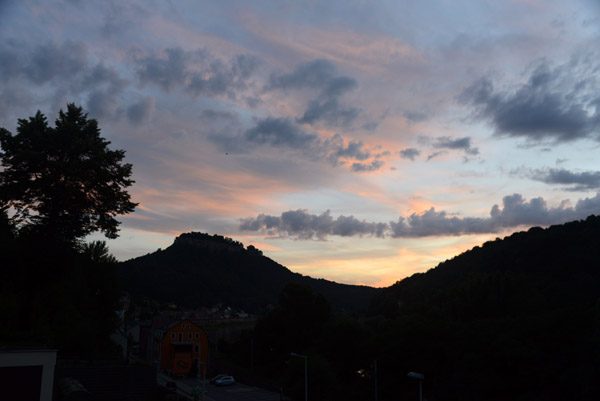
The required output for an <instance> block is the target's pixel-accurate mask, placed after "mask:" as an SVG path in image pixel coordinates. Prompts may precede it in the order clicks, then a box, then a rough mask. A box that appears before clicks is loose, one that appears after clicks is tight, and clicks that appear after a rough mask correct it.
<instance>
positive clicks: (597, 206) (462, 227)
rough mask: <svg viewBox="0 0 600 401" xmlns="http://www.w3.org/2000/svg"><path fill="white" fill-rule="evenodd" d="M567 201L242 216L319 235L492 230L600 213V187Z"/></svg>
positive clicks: (289, 233)
mask: <svg viewBox="0 0 600 401" xmlns="http://www.w3.org/2000/svg"><path fill="white" fill-rule="evenodd" d="M566 204H567V202H563V203H562V204H561V205H560V206H559V207H555V208H552V207H548V205H547V204H546V201H545V200H544V199H543V198H533V199H531V200H529V201H526V200H525V199H524V198H523V196H522V195H520V194H514V195H510V196H505V197H504V199H503V200H502V207H500V206H498V205H494V206H493V207H492V209H491V210H490V216H489V217H487V218H480V217H463V218H461V217H457V216H453V215H450V214H448V213H447V212H445V211H436V210H435V209H434V208H431V209H429V210H427V211H425V212H423V213H413V214H411V215H410V216H408V217H400V218H399V219H398V220H397V221H391V222H389V223H376V222H367V221H365V220H359V219H357V218H355V217H354V216H339V217H337V218H333V217H332V216H331V214H330V212H329V211H326V212H325V213H322V214H320V215H315V214H310V213H308V212H307V211H306V210H303V209H298V210H294V211H288V212H284V213H282V214H281V216H269V215H264V214H261V215H259V216H257V217H256V218H246V219H242V221H241V225H240V229H241V230H242V231H255V232H260V233H263V234H266V235H272V236H280V237H290V238H297V239H321V240H322V239H326V238H327V237H328V236H330V235H337V236H343V237H349V236H373V237H378V238H383V237H393V238H420V237H433V236H458V235H470V234H490V233H498V232H501V231H504V230H506V229H514V228H518V227H521V226H533V225H541V226H548V225H552V224H560V223H564V222H567V221H571V220H578V219H584V218H586V217H587V216H589V215H592V214H598V213H600V193H598V194H596V196H595V197H593V198H585V199H582V200H579V201H578V202H577V204H576V205H575V206H574V207H569V206H566Z"/></svg>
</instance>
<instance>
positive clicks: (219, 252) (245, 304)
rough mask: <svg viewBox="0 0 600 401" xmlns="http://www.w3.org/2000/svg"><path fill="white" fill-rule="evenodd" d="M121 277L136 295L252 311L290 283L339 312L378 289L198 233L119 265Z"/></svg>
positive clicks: (363, 302)
mask: <svg viewBox="0 0 600 401" xmlns="http://www.w3.org/2000/svg"><path fill="white" fill-rule="evenodd" d="M119 275H120V277H121V280H122V282H123V285H124V287H125V288H126V289H127V291H129V292H130V293H131V294H132V295H134V296H146V297H149V298H152V299H155V300H157V301H160V302H174V303H176V304H178V305H182V306H186V307H191V308H196V307H201V306H212V305H215V304H217V303H222V304H223V305H226V306H232V307H238V308H242V309H244V310H246V311H248V312H254V313H256V312H262V311H264V310H266V308H267V306H268V305H275V304H277V300H278V296H279V293H280V292H281V290H282V289H283V287H284V286H285V285H286V284H287V283H289V282H296V283H304V284H307V285H309V286H310V287H312V288H313V289H314V290H315V292H318V293H322V294H323V295H324V296H325V297H326V298H327V299H328V300H329V302H330V303H331V305H332V307H333V308H334V309H335V310H340V311H347V312H355V311H359V310H361V309H366V308H367V306H368V305H369V301H370V299H371V297H372V295H374V294H375V293H376V292H378V291H379V290H378V289H375V288H372V287H366V286H354V285H344V284H338V283H335V282H332V281H327V280H323V279H314V278H311V277H308V276H303V275H301V274H298V273H293V272H291V271H290V270H289V269H287V268H286V267H284V266H282V265H280V264H279V263H276V262H274V261H273V260H271V259H269V258H267V257H265V256H263V254H262V252H261V251H260V250H258V249H256V248H255V247H253V246H252V245H250V246H248V247H247V248H244V245H243V244H242V243H240V242H237V241H234V240H232V239H230V238H226V237H223V236H219V235H212V236H211V235H208V234H203V233H194V232H192V233H187V234H181V235H180V236H179V237H177V238H176V239H175V241H174V243H173V244H172V245H171V246H170V247H168V248H166V249H164V250H158V251H156V252H154V253H151V254H148V255H145V256H141V257H138V258H135V259H131V260H128V261H126V262H122V263H120V264H119Z"/></svg>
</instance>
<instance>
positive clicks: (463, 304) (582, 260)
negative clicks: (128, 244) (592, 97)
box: [370, 216, 600, 400]
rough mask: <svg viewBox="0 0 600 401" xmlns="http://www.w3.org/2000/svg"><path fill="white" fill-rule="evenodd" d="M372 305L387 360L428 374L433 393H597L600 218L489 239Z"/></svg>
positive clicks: (451, 396) (465, 396)
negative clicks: (377, 318) (378, 322)
mask: <svg viewBox="0 0 600 401" xmlns="http://www.w3.org/2000/svg"><path fill="white" fill-rule="evenodd" d="M370 311H371V314H372V316H379V319H383V320H382V321H381V323H380V324H379V325H378V328H379V329H378V330H379V336H380V337H379V338H380V340H379V342H378V347H379V348H378V349H379V353H381V354H384V355H386V356H385V357H383V358H382V360H381V364H382V365H384V364H387V365H393V364H395V366H397V369H398V372H394V373H396V374H399V373H400V372H402V371H407V370H410V369H412V370H416V371H419V372H422V373H424V374H425V377H426V378H428V379H426V383H429V386H430V387H429V390H428V392H429V394H430V396H431V398H432V399H433V398H435V399H447V400H459V399H460V400H470V399H479V400H481V399H486V400H509V399H512V400H517V399H522V400H525V399H529V400H531V399H536V400H551V399H581V400H584V399H585V400H592V399H600V384H598V380H597V378H598V375H599V374H600V368H599V366H600V217H595V216H590V217H588V218H587V219H586V220H585V221H576V222H571V223H567V224H563V225H557V226H552V227H549V228H547V229H541V228H532V229H530V230H529V231H527V232H520V233H516V234H513V235H511V236H509V237H506V238H504V239H502V240H500V239H497V240H495V241H490V242H487V243H485V244H483V246H481V247H475V248H473V249H472V250H470V251H467V252H465V253H463V254H461V255H459V256H456V257H455V258H453V259H451V260H448V261H446V262H444V263H441V264H439V265H438V266H437V267H436V268H435V269H431V270H429V271H428V272H427V273H422V274H416V275H413V276H411V277H409V278H407V279H405V280H402V281H401V282H398V283H396V284H395V285H393V286H391V287H388V288H386V289H385V290H383V291H382V292H381V293H380V294H378V295H377V296H376V297H375V298H374V301H373V303H372V304H371V308H370ZM383 322H388V323H386V324H383ZM390 322H394V323H390ZM399 360H400V361H401V362H400V363H399V362H398V361H399ZM418 369H420V370H418Z"/></svg>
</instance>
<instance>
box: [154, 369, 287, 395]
mask: <svg viewBox="0 0 600 401" xmlns="http://www.w3.org/2000/svg"><path fill="white" fill-rule="evenodd" d="M170 381H172V382H174V383H175V384H176V390H175V391H176V393H177V394H178V395H180V396H181V397H184V398H186V399H188V400H193V396H192V389H193V388H194V387H196V386H198V385H200V384H201V382H200V381H198V380H196V379H184V380H181V379H173V378H171V377H169V376H167V375H163V374H162V373H159V374H158V377H157V383H158V384H159V385H161V386H163V387H166V385H167V382H170ZM200 400H202V396H200ZM286 400H288V399H287V398H286ZM204 401H281V395H280V394H279V393H275V392H273V391H268V390H264V389H262V388H259V387H252V386H246V385H245V384H242V383H235V384H233V385H231V386H222V387H220V386H215V385H212V384H208V385H207V386H206V393H205V397H204Z"/></svg>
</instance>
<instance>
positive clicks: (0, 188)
mask: <svg viewBox="0 0 600 401" xmlns="http://www.w3.org/2000/svg"><path fill="white" fill-rule="evenodd" d="M109 144H110V142H109V141H107V140H105V139H104V138H102V137H101V136H100V129H99V128H98V123H97V121H96V120H94V119H88V118H87V114H86V113H84V112H83V110H82V108H81V107H77V106H75V105H74V104H69V105H68V106H67V111H66V112H64V111H63V110H60V112H59V116H58V119H57V120H56V123H55V127H50V126H49V125H48V121H47V119H46V117H45V116H44V115H43V114H42V113H41V112H39V111H38V112H37V113H36V115H35V116H33V117H30V118H29V119H19V120H18V127H17V134H16V135H12V134H11V133H10V132H9V131H8V130H6V129H4V128H0V147H1V148H2V151H1V152H0V162H1V163H2V170H1V171H0V209H1V210H3V211H8V212H9V216H10V219H11V222H12V223H13V224H14V225H15V226H16V227H18V228H19V230H26V231H33V232H37V233H43V234H47V235H51V236H52V238H54V239H58V240H60V241H61V242H65V243H74V242H77V241H78V240H80V239H82V238H83V237H85V236H86V235H88V234H90V233H92V232H96V231H101V232H103V233H104V234H105V235H106V236H107V237H108V238H116V237H117V232H118V226H119V224H120V223H119V221H117V220H116V218H115V217H116V216H117V215H120V214H126V213H130V212H132V211H133V210H134V208H135V206H136V205H137V204H136V203H133V202H132V201H131V199H130V195H129V193H128V192H127V191H126V188H127V187H129V186H131V185H132V184H133V180H131V178H130V177H131V168H132V166H131V164H128V163H122V161H123V158H124V156H125V151H123V150H110V149H109V148H108V145H109Z"/></svg>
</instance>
